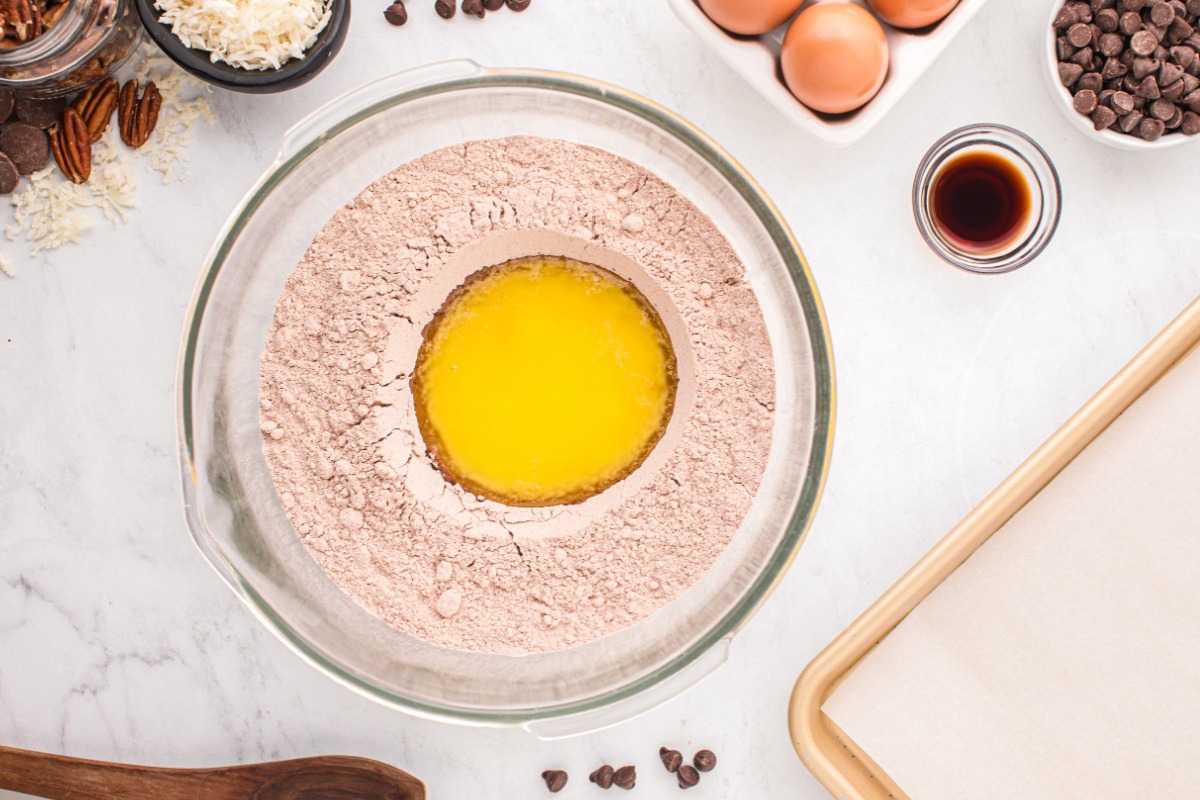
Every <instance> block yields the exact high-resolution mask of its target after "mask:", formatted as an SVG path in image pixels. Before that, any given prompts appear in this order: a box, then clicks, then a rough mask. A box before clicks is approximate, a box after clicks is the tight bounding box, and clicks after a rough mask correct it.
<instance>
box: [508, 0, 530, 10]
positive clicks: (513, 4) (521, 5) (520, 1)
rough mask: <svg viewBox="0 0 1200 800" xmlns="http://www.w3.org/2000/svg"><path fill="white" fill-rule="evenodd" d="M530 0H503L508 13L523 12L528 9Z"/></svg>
mask: <svg viewBox="0 0 1200 800" xmlns="http://www.w3.org/2000/svg"><path fill="white" fill-rule="evenodd" d="M529 2H530V0H504V3H505V5H507V6H508V10H509V11H524V10H525V9H527V8H529Z"/></svg>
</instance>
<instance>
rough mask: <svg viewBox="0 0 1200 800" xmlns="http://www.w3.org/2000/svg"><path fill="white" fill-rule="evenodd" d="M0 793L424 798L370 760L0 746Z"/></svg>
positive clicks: (82, 797) (102, 798)
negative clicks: (74, 753)
mask: <svg viewBox="0 0 1200 800" xmlns="http://www.w3.org/2000/svg"><path fill="white" fill-rule="evenodd" d="M0 789H11V790H13V791H16V792H23V793H25V794H32V795H37V796H39V797H48V798H52V800H68V798H69V800H197V798H204V800H425V784H423V783H421V782H420V781H419V780H417V779H416V778H414V777H413V776H412V775H409V774H408V773H406V772H401V771H400V770H398V769H396V768H395V767H390V766H388V765H387V764H382V763H380V762H378V761H372V760H371V759H369V758H355V757H353V756H319V757H316V758H297V759H294V760H292V761H274V762H271V763H268V764H247V765H246V766H244V767H216V768H215V769H162V768H158V767H135V766H131V765H129V764H112V763H109V762H106V761H87V760H85V759H82V758H67V757H66V756H56V755H50V754H48V753H33V752H30V751H28V750H17V749H15V748H11V747H0Z"/></svg>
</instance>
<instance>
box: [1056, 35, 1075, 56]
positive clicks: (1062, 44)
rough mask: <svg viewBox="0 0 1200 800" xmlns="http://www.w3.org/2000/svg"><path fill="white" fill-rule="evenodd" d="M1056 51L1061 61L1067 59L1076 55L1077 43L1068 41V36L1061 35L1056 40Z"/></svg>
mask: <svg viewBox="0 0 1200 800" xmlns="http://www.w3.org/2000/svg"><path fill="white" fill-rule="evenodd" d="M1054 48H1055V52H1056V53H1057V55H1058V60H1059V61H1066V60H1067V59H1068V58H1070V57H1071V56H1073V55H1075V45H1073V44H1071V43H1070V42H1068V41H1067V37H1065V36H1059V37H1058V38H1057V39H1055V40H1054Z"/></svg>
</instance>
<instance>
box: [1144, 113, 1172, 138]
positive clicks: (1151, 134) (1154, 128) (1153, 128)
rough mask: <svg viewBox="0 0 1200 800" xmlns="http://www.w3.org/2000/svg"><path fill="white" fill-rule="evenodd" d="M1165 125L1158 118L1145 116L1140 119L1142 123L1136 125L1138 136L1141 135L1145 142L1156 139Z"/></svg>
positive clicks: (1161, 133)
mask: <svg viewBox="0 0 1200 800" xmlns="http://www.w3.org/2000/svg"><path fill="white" fill-rule="evenodd" d="M1166 129H1167V126H1166V125H1164V124H1163V121H1162V120H1160V119H1150V118H1149V117H1146V118H1145V119H1143V120H1142V124H1140V125H1138V136H1141V137H1142V138H1143V139H1145V140H1146V141H1147V142H1155V141H1158V138H1159V137H1160V136H1162V135H1163V131H1165V130H1166Z"/></svg>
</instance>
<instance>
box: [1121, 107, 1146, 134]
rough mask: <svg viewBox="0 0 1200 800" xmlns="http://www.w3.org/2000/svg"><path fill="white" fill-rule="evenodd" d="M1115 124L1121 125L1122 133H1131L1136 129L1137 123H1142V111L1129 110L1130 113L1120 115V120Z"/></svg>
mask: <svg viewBox="0 0 1200 800" xmlns="http://www.w3.org/2000/svg"><path fill="white" fill-rule="evenodd" d="M1117 124H1118V125H1120V126H1121V131H1122V132H1123V133H1133V132H1134V131H1136V130H1137V127H1138V125H1141V124H1142V112H1140V111H1131V112H1130V113H1128V114H1126V115H1125V116H1123V117H1121V120H1120V122H1118V123H1117Z"/></svg>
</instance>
